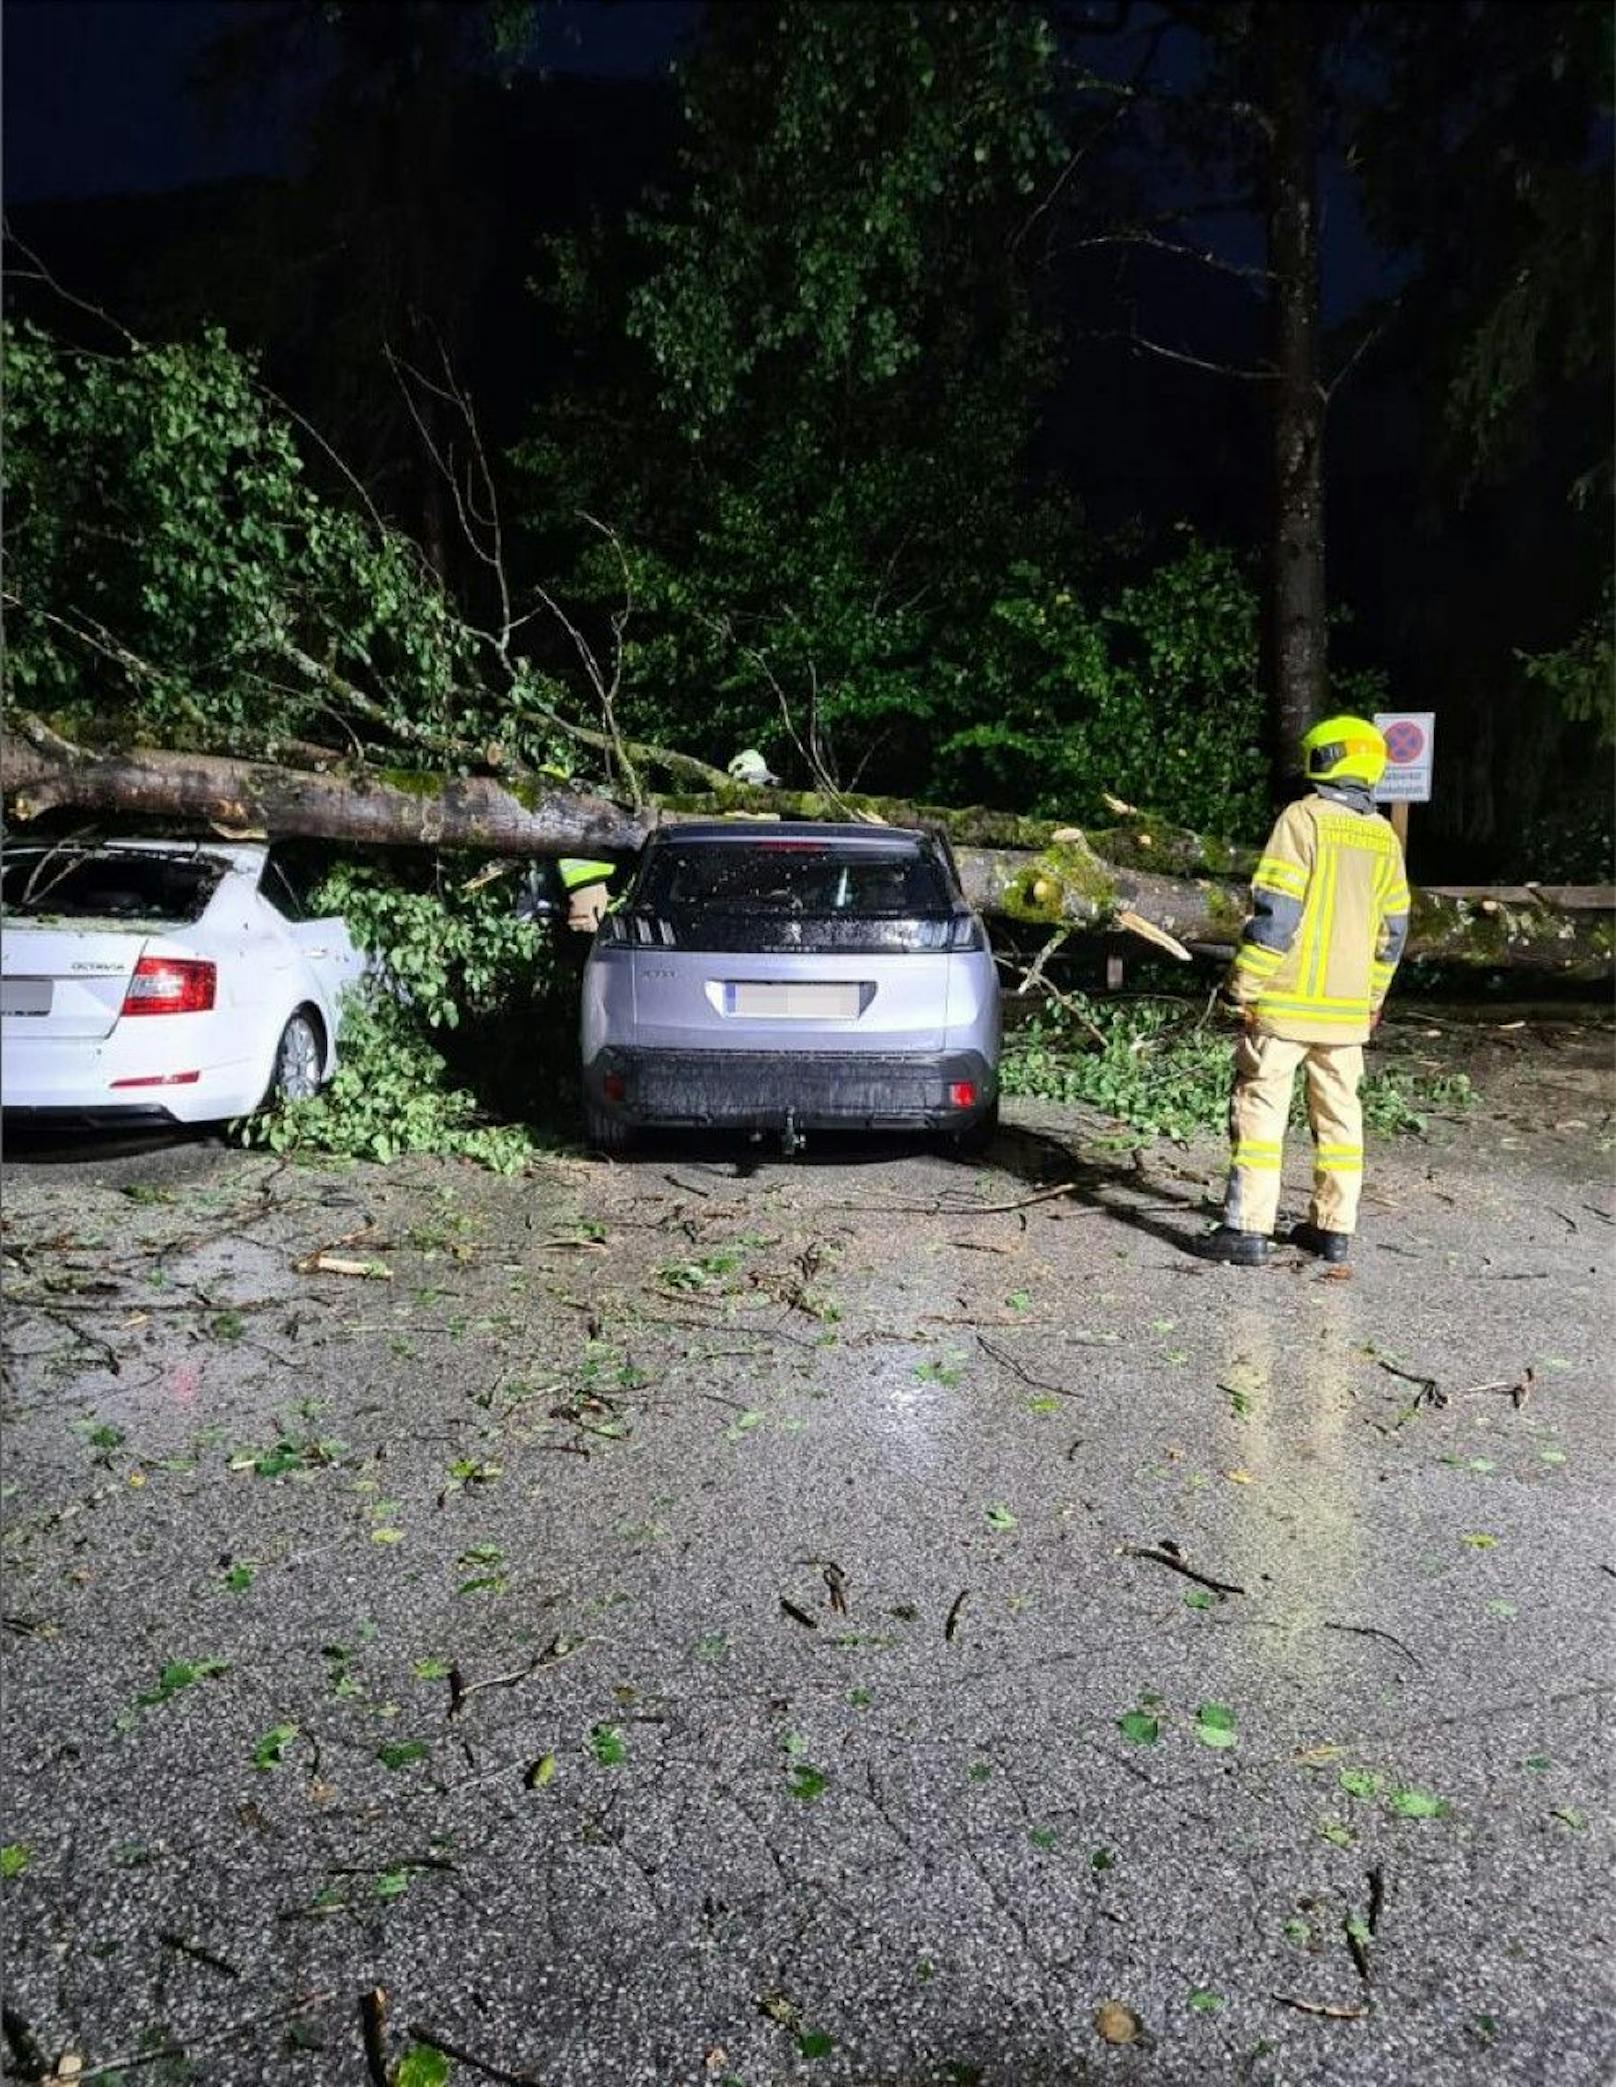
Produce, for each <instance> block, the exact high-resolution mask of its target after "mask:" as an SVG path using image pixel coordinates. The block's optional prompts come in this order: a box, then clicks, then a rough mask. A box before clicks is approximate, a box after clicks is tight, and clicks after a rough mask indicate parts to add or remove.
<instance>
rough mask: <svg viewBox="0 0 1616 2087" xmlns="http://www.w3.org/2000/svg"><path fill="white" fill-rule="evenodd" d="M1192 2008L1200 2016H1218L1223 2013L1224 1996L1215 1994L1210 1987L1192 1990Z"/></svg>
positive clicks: (1198, 1987)
mask: <svg viewBox="0 0 1616 2087" xmlns="http://www.w3.org/2000/svg"><path fill="white" fill-rule="evenodd" d="M1190 2006H1191V2007H1192V2008H1194V2010H1195V2012H1196V2013H1197V2014H1198V2015H1216V2014H1221V2013H1222V2012H1223V1995H1222V1994H1221V1993H1214V1992H1213V1991H1212V1990H1211V1988H1210V1987H1209V1986H1192V1987H1191V1988H1190Z"/></svg>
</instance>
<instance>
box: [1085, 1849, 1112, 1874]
mask: <svg viewBox="0 0 1616 2087" xmlns="http://www.w3.org/2000/svg"><path fill="white" fill-rule="evenodd" d="M1116 1866H1117V1858H1116V1855H1115V1853H1114V1851H1113V1850H1112V1849H1110V1848H1096V1849H1094V1851H1093V1852H1092V1853H1091V1854H1090V1856H1089V1868H1090V1869H1091V1870H1114V1869H1115V1868H1116Z"/></svg>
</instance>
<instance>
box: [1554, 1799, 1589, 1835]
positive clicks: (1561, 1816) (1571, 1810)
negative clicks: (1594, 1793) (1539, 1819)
mask: <svg viewBox="0 0 1616 2087" xmlns="http://www.w3.org/2000/svg"><path fill="white" fill-rule="evenodd" d="M1549 1817H1550V1818H1551V1819H1558V1820H1559V1822H1560V1824H1561V1825H1562V1826H1569V1827H1570V1828H1571V1830H1572V1832H1573V1833H1584V1832H1586V1831H1587V1827H1588V1814H1587V1813H1586V1812H1584V1811H1579V1810H1578V1809H1577V1807H1576V1806H1575V1805H1574V1804H1562V1805H1558V1806H1556V1808H1555V1809H1554V1810H1553V1811H1552V1812H1550V1814H1549Z"/></svg>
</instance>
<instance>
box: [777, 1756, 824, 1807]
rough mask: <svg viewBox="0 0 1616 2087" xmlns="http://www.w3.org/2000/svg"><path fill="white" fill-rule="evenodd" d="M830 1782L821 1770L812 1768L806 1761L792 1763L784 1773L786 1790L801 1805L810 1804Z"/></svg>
mask: <svg viewBox="0 0 1616 2087" xmlns="http://www.w3.org/2000/svg"><path fill="white" fill-rule="evenodd" d="M829 1781H830V1777H829V1776H828V1775H826V1773H825V1771H824V1770H823V1769H822V1768H814V1767H812V1766H811V1765H810V1764H809V1763H808V1762H806V1761H793V1762H792V1764H791V1766H790V1768H789V1769H788V1770H787V1772H786V1788H787V1790H789V1791H790V1793H791V1795H792V1796H793V1797H795V1798H798V1799H799V1800H800V1801H801V1802H802V1803H803V1804H812V1803H813V1802H814V1800H815V1799H816V1798H817V1797H818V1796H819V1795H820V1793H821V1792H822V1791H823V1790H824V1788H825V1785H826V1784H827V1783H828V1782H829Z"/></svg>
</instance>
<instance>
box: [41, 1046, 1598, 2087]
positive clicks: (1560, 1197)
mask: <svg viewBox="0 0 1616 2087" xmlns="http://www.w3.org/2000/svg"><path fill="white" fill-rule="evenodd" d="M1552 1056H1553V1060H1554V1062H1553V1065H1552V1066H1551V1071H1552V1072H1553V1074H1554V1077H1555V1079H1557V1080H1558V1081H1559V1085H1558V1087H1556V1086H1555V1085H1554V1081H1553V1080H1550V1081H1549V1082H1548V1084H1547V1085H1545V1083H1544V1080H1543V1078H1542V1077H1541V1075H1542V1072H1543V1067H1542V1064H1541V1063H1540V1062H1539V1061H1538V1060H1537V1059H1531V1060H1527V1059H1524V1058H1522V1059H1519V1060H1518V1061H1511V1062H1510V1063H1503V1062H1500V1064H1499V1066H1498V1067H1496V1068H1495V1069H1494V1076H1493V1077H1492V1079H1491V1080H1490V1081H1489V1082H1488V1083H1487V1084H1486V1085H1484V1088H1483V1093H1484V1099H1483V1104H1482V1106H1481V1108H1480V1110H1479V1111H1478V1112H1476V1113H1475V1114H1474V1115H1473V1116H1471V1117H1470V1118H1468V1119H1465V1120H1463V1121H1459V1122H1446V1123H1443V1122H1439V1123H1435V1124H1433V1125H1432V1127H1431V1130H1430V1133H1429V1135H1428V1136H1427V1137H1426V1138H1425V1139H1422V1140H1404V1141H1397V1142H1395V1143H1392V1144H1385V1143H1379V1144H1376V1145H1375V1146H1374V1147H1373V1148H1372V1152H1371V1173H1370V1183H1369V1195H1368V1199H1367V1201H1366V1207H1365V1232H1364V1235H1363V1237H1362V1239H1361V1241H1360V1243H1359V1250H1358V1252H1357V1255H1356V1258H1355V1261H1354V1263H1353V1264H1352V1266H1351V1269H1350V1273H1349V1274H1348V1275H1347V1276H1345V1277H1344V1278H1339V1279H1338V1277H1337V1276H1336V1275H1335V1274H1334V1273H1326V1272H1324V1271H1323V1270H1321V1269H1320V1268H1319V1267H1318V1265H1317V1264H1315V1263H1312V1262H1310V1261H1307V1260H1305V1259H1304V1258H1303V1257H1301V1256H1299V1255H1296V1254H1294V1253H1286V1254H1282V1255H1280V1256H1278V1257H1277V1258H1276V1261H1275V1263H1274V1264H1273V1265H1272V1266H1271V1267H1270V1268H1268V1269H1266V1270H1263V1271H1258V1272H1248V1271H1240V1270H1231V1269H1224V1268H1219V1267H1214V1266H1210V1265H1209V1264H1207V1263H1206V1262H1204V1261H1203V1260H1201V1259H1199V1258H1198V1257H1197V1256H1196V1254H1195V1253H1194V1251H1193V1247H1194V1243H1195V1241H1196V1239H1197V1238H1198V1237H1199V1236H1200V1234H1201V1233H1202V1232H1203V1231H1204V1229H1205V1227H1206V1226H1207V1224H1208V1223H1210V1221H1211V1211H1210V1208H1209V1206H1208V1203H1207V1200H1206V1199H1207V1196H1208V1194H1209V1193H1210V1192H1211V1191H1212V1190H1213V1189H1214V1187H1215V1184H1216V1179H1217V1173H1218V1164H1219V1159H1218V1154H1217V1151H1216V1149H1215V1148H1214V1147H1212V1146H1207V1147H1204V1148H1195V1149H1190V1150H1183V1149H1179V1148H1173V1147H1165V1146H1163V1147H1158V1148H1155V1149H1153V1150H1151V1151H1150V1152H1147V1153H1145V1154H1140V1155H1135V1154H1133V1153H1131V1152H1129V1151H1128V1150H1127V1149H1126V1147H1125V1145H1124V1144H1123V1142H1122V1141H1120V1140H1118V1139H1117V1138H1116V1136H1115V1135H1114V1127H1108V1126H1106V1125H1104V1124H1103V1123H1102V1122H1100V1121H1099V1120H1098V1119H1095V1118H1092V1117H1081V1116H1079V1115H1077V1114H1075V1113H1073V1112H1070V1111H1060V1110H1054V1109H1025V1110H1021V1111H1019V1112H1017V1113H1016V1119H1015V1122H1014V1124H1013V1125H1012V1126H1011V1128H1010V1129H1009V1130H1008V1131H1007V1132H1006V1134H1005V1136H1004V1137H1003V1138H1002V1139H1001V1140H1000V1142H999V1145H998V1147H997V1148H996V1150H995V1152H994V1153H993V1155H992V1156H991V1158H990V1159H989V1160H987V1161H986V1162H983V1163H971V1164H966V1163H961V1162H958V1161H954V1160H951V1159H949V1158H946V1157H944V1156H942V1155H939V1154H935V1153H929V1152H926V1151H924V1150H916V1149H913V1148H908V1147H903V1146H899V1145H893V1144H882V1145H879V1146H874V1147H861V1146H858V1145H846V1144H842V1145H810V1147H809V1150H808V1151H807V1152H806V1153H805V1154H804V1155H803V1156H802V1157H801V1158H799V1159H797V1160H793V1161H790V1162H786V1161H782V1160H781V1159H779V1158H778V1157H777V1156H775V1155H774V1154H772V1153H771V1152H769V1151H767V1150H765V1149H762V1148H758V1149H751V1148H746V1147H744V1146H743V1147H737V1146H734V1145H724V1144H722V1143H710V1142H709V1143H702V1142H695V1143H689V1142H684V1143H674V1144H669V1145H666V1146H659V1147H657V1148H654V1149H653V1150H651V1151H650V1152H648V1153H647V1154H646V1155H645V1156H643V1157H641V1158H636V1159H635V1160H633V1161H631V1162H628V1163H625V1164H620V1165H609V1164H605V1163H601V1162H595V1161H590V1160H586V1159H584V1158H582V1157H568V1156H560V1157H556V1158H552V1159H546V1160H543V1161H541V1162H539V1163H537V1164H536V1165H535V1166H534V1168H533V1169H532V1170H531V1171H530V1173H529V1174H528V1175H526V1176H524V1177H522V1178H520V1179H515V1180H509V1181H502V1180H497V1179H495V1178H493V1177H490V1176H488V1175H485V1174H480V1173H477V1172H475V1171H474V1170H472V1169H469V1168H466V1167H461V1166H452V1165H440V1164H435V1163H426V1162H407V1163H402V1164H400V1165H397V1166H395V1167H393V1168H391V1169H385V1170H384V1169H379V1168H369V1167H317V1166H302V1165H292V1164H288V1163H286V1162H284V1161H277V1160H274V1159H271V1158H268V1157H266V1156H264V1155H261V1154H255V1155H249V1154H245V1153H242V1152H239V1151H235V1150H232V1149H231V1148H230V1147H228V1146H226V1145H223V1144H220V1143H217V1142H211V1143H210V1142H206V1141H204V1142H190V1143H186V1144H182V1145H178V1146H173V1147H165V1148H160V1149H155V1150H138V1151H136V1152H135V1153H133V1154H124V1155H123V1156H120V1157H117V1158H107V1157H104V1156H102V1155H100V1154H98V1153H97V1152H96V1151H94V1150H88V1151H84V1152H76V1153H71V1154H68V1155H66V1156H65V1157H64V1156H63V1155H61V1154H55V1155H41V1154H39V1153H37V1152H36V1153H34V1154H31V1155H25V1156H24V1157H22V1158H17V1157H16V1156H13V1159H12V1161H11V1164H10V1166H9V1168H8V1175H7V1182H6V1198H5V1235H4V1243H5V1252H6V1257H7V1258H6V1270H5V1273H6V1288H7V1293H8V1295H7V1326H6V1338H7V1353H8V1369H7V1379H6V1413H5V1418H6V1430H5V1470H4V1488H5V1503H4V1509H5V1524H6V1528H5V1546H6V1548H5V1557H6V1579H5V1612H6V1617H5V1620H6V1641H5V1654H6V1665H5V1700H4V1775H3V1816H0V1840H3V1843H4V1856H3V1861H0V1868H3V1870H4V1873H5V1874H4V1877H3V1879H0V1914H3V1920H4V1938H5V1953H6V1973H7V1976H6V2006H7V2010H8V2012H7V2017H6V2024H7V2027H6V2036H7V2044H8V2065H9V2069H10V2076H12V2077H17V2078H23V2077H27V2076H28V2072H29V2068H30V2066H31V2065H34V2064H35V2063H36V2062H43V2063H44V2064H46V2065H50V2066H54V2065H56V2064H57V2062H58V2061H59V2060H60V2059H61V2058H62V2056H63V2054H69V2055H71V2056H77V2057H79V2058H80V2059H82V2062H83V2072H82V2073H81V2075H80V2076H81V2077H95V2076H96V2069H97V2068H101V2069H102V2076H103V2077H121V2076H122V2075H121V2074H109V2073H108V2072H107V2071H106V2069H107V2068H109V2067H112V2066H129V2065H131V2064H135V2065H138V2067H139V2070H138V2071H135V2072H133V2073H132V2074H131V2075H130V2076H131V2077H133V2078H136V2079H142V2078H143V2079H146V2080H152V2081H159V2080H164V2079H181V2078H183V2079H187V2080H195V2081H199V2082H206V2083H227V2082H228V2083H242V2087H246V2083H260V2082H280V2081H285V2082H287V2083H297V2082H325V2081H332V2082H348V2081H358V2082H364V2081H366V2080H367V2079H369V2080H371V2081H374V2080H375V2079H377V2078H378V2077H380V2078H385V2077H387V2076H388V2075H387V2071H386V2069H387V2068H389V2067H392V2066H396V2065H398V2064H399V2062H400V2061H401V2060H406V2059H407V2069H406V2070H405V2071H404V2072H403V2074H402V2075H401V2077H402V2079H403V2080H404V2081H405V2083H406V2087H418V2083H419V2082H420V2081H423V2080H433V2079H441V2078H451V2079H453V2080H455V2081H457V2082H461V2081H463V2082H466V2083H471V2082H473V2081H477V2080H482V2079H488V2078H492V2079H496V2080H512V2079H530V2080H533V2081H540V2082H544V2083H546V2087H637V2083H641V2082H644V2083H647V2087H650V2083H657V2087H662V2083H671V2082H691V2083H697V2082H703V2083H712V2082H725V2081H728V2082H742V2083H744V2087H768V2083H784V2082H797V2081H824V2082H837V2081H840V2082H859V2083H865V2087H873V2083H884V2087H920V2083H923V2082H925V2083H934V2082H935V2083H949V2087H961V2083H969V2082H982V2083H991V2087H1036V2083H1056V2082H1059V2083H1068V2082H1070V2083H1076V2082H1087V2081H1107V2082H1117V2083H1130V2087H1131V2083H1141V2087H1143V2083H1151V2087H1157V2083H1159V2087H1177V2083H1181V2082H1182V2083H1190V2082H1214V2083H1221V2082H1225V2081H1228V2082H1243V2081H1251V2082H1262V2083H1280V2082H1284V2083H1293V2087H1326V2083H1330V2087H1335V2083H1341V2087H1346V2083H1352V2087H1389V2083H1404V2082H1419V2083H1421V2087H1448V2083H1451V2087H1472V2083H1476V2082H1523V2083H1524V2082H1539V2081H1553V2082H1554V2083H1555V2087H1583V2083H1587V2087H1593V2083H1595V2082H1605V2081H1608V2080H1609V2079H1610V2078H1611V2077H1612V2076H1613V2073H1616V2008H1613V1990H1612V1977H1611V1965H1612V1963H1613V1962H1616V1948H1613V1942H1616V1908H1613V1904H1612V1888H1611V1876H1612V1861H1611V1856H1612V1840H1611V1836H1612V1827H1613V1823H1616V1821H1613V1810H1612V1802H1611V1761H1612V1746H1611V1681H1612V1671H1613V1662H1612V1637H1611V1610H1612V1597H1613V1596H1616V1523H1613V1516H1612V1502H1613V1464H1616V1455H1613V1450H1616V1443H1613V1431H1612V1425H1611V1403H1610V1393H1611V1372H1610V1355H1611V1339H1610V1323H1611V1311H1610V1307H1611V1282H1610V1277H1611V1262H1612V1255H1611V1242H1612V1233H1613V1224H1616V1185H1613V1182H1612V1160H1611V1146H1612V1136H1613V1134H1612V1123H1613V1118H1612V1114H1611V1094H1610V1088H1611V1082H1610V1077H1609V1066H1608V1062H1606V1061H1607V1060H1608V1038H1607V1039H1603V1040H1597V1041H1596V1043H1595V1045H1594V1047H1593V1054H1592V1056H1590V1055H1589V1052H1588V1050H1587V1049H1582V1050H1580V1051H1578V1050H1564V1049H1562V1050H1560V1051H1558V1052H1556V1053H1553V1054H1552ZM1299 1158H1300V1155H1298V1163H1299ZM1288 1180H1289V1181H1290V1183H1291V1190H1292V1192H1291V1193H1290V1194H1289V1195H1288V1197H1287V1202H1288V1204H1289V1206H1290V1208H1291V1209H1292V1210H1293V1211H1295V1210H1297V1209H1298V1208H1299V1195H1300V1192H1301V1189H1302V1176H1301V1174H1300V1172H1299V1171H1297V1169H1296V1168H1295V1167H1293V1170H1292V1173H1291V1174H1290V1175H1289V1176H1288ZM378 1995H379V1996H382V1997H377V1996H378ZM367 2025H368V2026H367ZM367 2035H368V2037H369V2052H368V2055H367V2047H366V2038H367ZM1111 2039H1116V2040H1111ZM434 2047H437V2048H439V2049H440V2051H441V2052H446V2053H450V2054H451V2055H450V2056H448V2057H447V2059H445V2060H444V2063H446V2064H447V2066H448V2070H447V2072H445V2071H444V2070H443V2065H442V2064H438V2065H434V2064H433V2063H432V2062H431V2060H430V2057H429V2053H430V2051H431V2050H432V2049H433V2048H434ZM412 2050H413V2053H414V2055H413V2056H408V2054H410V2053H411V2052H412ZM452 2054H458V2055H452Z"/></svg>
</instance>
